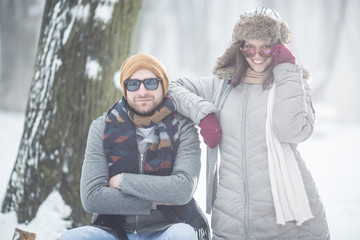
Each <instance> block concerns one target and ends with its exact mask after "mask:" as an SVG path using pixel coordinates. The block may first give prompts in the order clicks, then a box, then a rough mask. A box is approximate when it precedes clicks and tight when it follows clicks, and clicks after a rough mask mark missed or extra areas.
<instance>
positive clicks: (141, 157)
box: [134, 153, 144, 235]
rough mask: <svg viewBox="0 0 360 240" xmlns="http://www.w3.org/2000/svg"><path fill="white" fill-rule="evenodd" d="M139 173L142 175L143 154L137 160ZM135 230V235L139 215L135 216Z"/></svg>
mask: <svg viewBox="0 0 360 240" xmlns="http://www.w3.org/2000/svg"><path fill="white" fill-rule="evenodd" d="M139 173H140V174H143V173H144V153H140V158H139ZM135 219H136V220H135V222H136V223H135V229H134V234H135V235H136V234H137V231H136V229H137V228H138V223H139V215H138V214H137V215H136V218H135Z"/></svg>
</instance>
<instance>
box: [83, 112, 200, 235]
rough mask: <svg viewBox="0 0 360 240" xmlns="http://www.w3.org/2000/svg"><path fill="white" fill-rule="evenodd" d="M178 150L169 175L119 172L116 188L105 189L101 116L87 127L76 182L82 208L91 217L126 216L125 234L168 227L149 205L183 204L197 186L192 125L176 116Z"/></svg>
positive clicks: (106, 171) (197, 153)
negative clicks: (84, 147)
mask: <svg viewBox="0 0 360 240" xmlns="http://www.w3.org/2000/svg"><path fill="white" fill-rule="evenodd" d="M178 117H179V123H180V126H179V129H180V132H179V148H178V152H177V155H176V158H175V163H174V168H173V172H172V174H171V175H170V176H150V175H143V174H131V173H123V177H122V182H121V184H120V186H119V188H120V189H115V188H112V187H109V185H108V183H109V168H108V163H107V160H106V158H105V154H104V150H103V135H104V128H105V116H104V115H103V116H101V117H99V118H98V119H96V120H94V121H93V122H92V124H91V126H90V130H89V135H88V140H87V147H86V152H85V160H84V163H83V166H82V174H81V181H80V193H81V201H82V204H83V207H84V209H85V210H86V211H87V212H89V213H92V214H94V217H93V220H94V218H95V217H96V216H97V215H98V214H119V215H126V219H125V223H124V228H125V230H126V231H127V232H135V231H136V232H139V233H147V232H154V231H159V230H162V229H165V228H167V227H168V226H169V225H170V224H169V222H168V221H167V220H166V219H165V217H164V216H163V215H162V214H161V213H160V211H159V210H157V209H154V207H153V203H154V202H156V203H168V204H173V205H183V204H186V203H188V202H189V201H190V200H191V198H192V196H193V194H194V192H195V189H196V187H197V182H198V177H199V173H200V142H199V138H198V133H197V130H196V128H195V126H194V124H193V123H192V122H191V121H190V120H189V119H187V118H184V117H183V116H181V115H180V114H178Z"/></svg>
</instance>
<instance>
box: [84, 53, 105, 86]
mask: <svg viewBox="0 0 360 240" xmlns="http://www.w3.org/2000/svg"><path fill="white" fill-rule="evenodd" d="M101 71H102V67H101V65H100V63H99V62H98V61H97V60H95V59H91V57H87V59H86V66H85V75H86V76H87V77H88V78H89V79H91V80H101V75H100V73H101ZM99 75H100V77H98V76H99Z"/></svg>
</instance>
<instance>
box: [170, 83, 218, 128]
mask: <svg viewBox="0 0 360 240" xmlns="http://www.w3.org/2000/svg"><path fill="white" fill-rule="evenodd" d="M219 82H220V81H219V80H217V79H215V78H213V77H207V78H199V79H195V78H192V79H190V78H180V79H177V80H176V81H172V82H170V85H169V94H170V96H171V97H172V98H173V99H174V101H175V103H176V106H177V111H178V112H179V113H180V114H182V115H184V116H186V117H188V118H190V119H191V120H192V121H193V122H194V123H195V124H196V125H198V124H199V123H200V121H201V120H202V119H203V118H204V117H206V116H207V115H208V114H210V113H213V112H217V109H216V108H215V106H214V105H213V104H212V103H211V101H212V98H213V95H214V92H215V91H216V88H217V86H218V85H219Z"/></svg>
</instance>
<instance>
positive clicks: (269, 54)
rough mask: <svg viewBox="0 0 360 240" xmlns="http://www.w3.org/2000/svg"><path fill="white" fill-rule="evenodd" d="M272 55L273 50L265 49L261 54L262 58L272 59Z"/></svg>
mask: <svg viewBox="0 0 360 240" xmlns="http://www.w3.org/2000/svg"><path fill="white" fill-rule="evenodd" d="M271 53H272V52H271V48H264V49H262V50H261V51H260V52H259V54H260V56H262V57H264V58H269V57H271Z"/></svg>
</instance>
